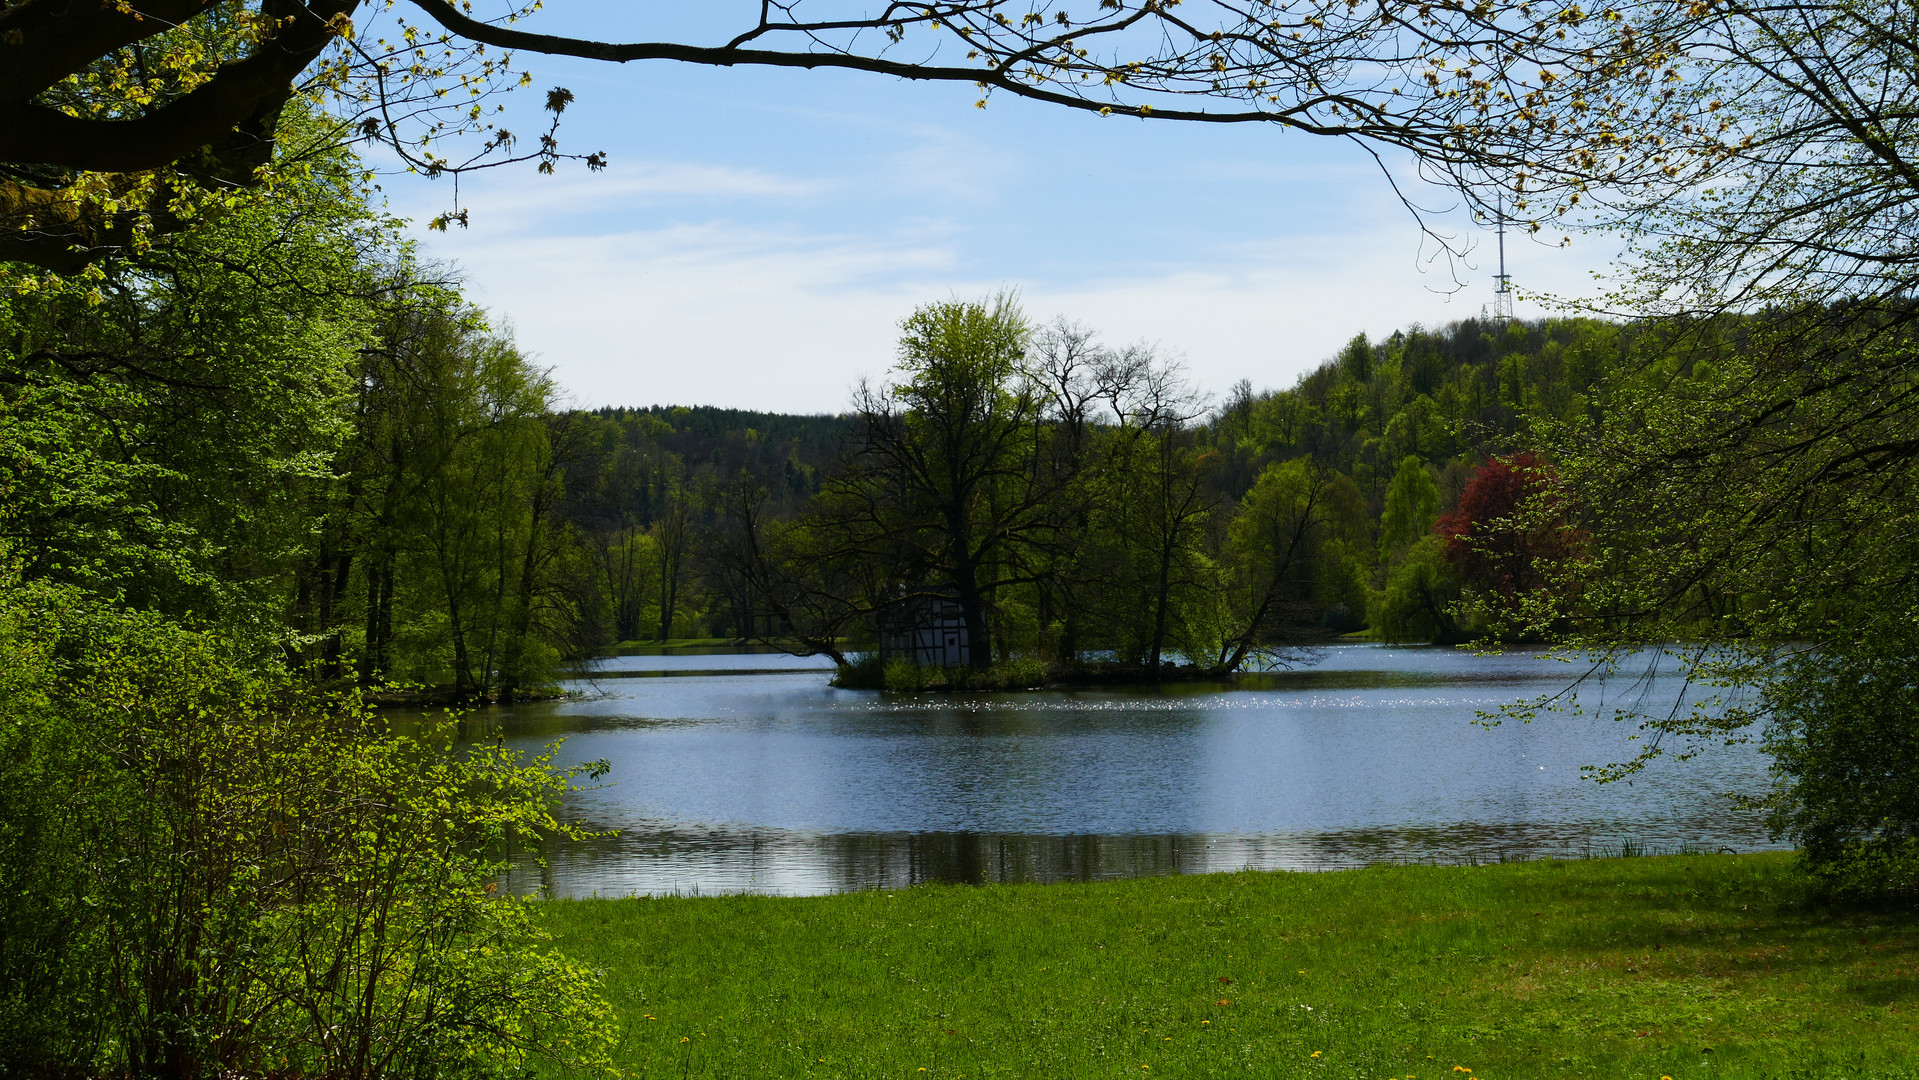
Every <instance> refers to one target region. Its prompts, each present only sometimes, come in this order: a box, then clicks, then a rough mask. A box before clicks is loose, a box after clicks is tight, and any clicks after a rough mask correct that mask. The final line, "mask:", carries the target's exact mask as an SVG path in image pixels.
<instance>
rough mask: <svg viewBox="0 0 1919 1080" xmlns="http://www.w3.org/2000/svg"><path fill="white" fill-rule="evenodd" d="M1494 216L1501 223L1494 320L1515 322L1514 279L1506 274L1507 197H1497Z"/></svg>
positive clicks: (1494, 291)
mask: <svg viewBox="0 0 1919 1080" xmlns="http://www.w3.org/2000/svg"><path fill="white" fill-rule="evenodd" d="M1493 205H1494V210H1493V214H1494V216H1495V217H1496V218H1497V219H1498V222H1499V273H1497V274H1494V275H1493V318H1495V319H1498V320H1499V321H1500V322H1502V323H1508V322H1511V321H1512V320H1513V277H1512V275H1511V274H1508V273H1507V272H1506V197H1505V196H1504V195H1500V196H1497V201H1496V202H1495V203H1494V204H1493Z"/></svg>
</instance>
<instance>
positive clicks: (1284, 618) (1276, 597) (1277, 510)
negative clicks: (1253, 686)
mask: <svg viewBox="0 0 1919 1080" xmlns="http://www.w3.org/2000/svg"><path fill="white" fill-rule="evenodd" d="M1360 502H1361V500H1360V493H1359V491H1358V488H1357V487H1356V486H1355V485H1354V484H1353V482H1352V480H1351V479H1349V478H1347V477H1344V476H1341V475H1339V474H1338V473H1336V472H1334V471H1333V470H1331V469H1329V468H1327V467H1326V466H1325V465H1324V464H1323V463H1321V462H1318V461H1315V460H1314V459H1312V458H1305V457H1300V458H1293V459H1292V460H1290V461H1285V462H1280V463H1277V464H1274V465H1269V466H1267V468H1266V469H1265V470H1264V471H1263V472H1261V473H1260V475H1259V479H1258V480H1257V481H1256V482H1255V483H1254V484H1253V487H1252V490H1250V491H1248V492H1247V493H1246V497H1245V498H1244V499H1243V500H1241V502H1240V505H1239V513H1238V514H1237V515H1236V516H1235V517H1234V518H1233V521H1232V523H1231V525H1230V526H1229V527H1228V530H1227V546H1226V553H1225V556H1224V558H1223V559H1222V561H1223V562H1224V564H1225V566H1226V581H1225V583H1224V588H1223V589H1222V590H1221V596H1220V601H1221V603H1222V604H1223V606H1224V607H1225V609H1226V613H1225V616H1224V618H1223V619H1222V623H1223V624H1224V626H1225V628H1226V632H1225V633H1224V634H1223V635H1222V639H1223V640H1222V643H1221V647H1220V651H1219V654H1218V656H1217V658H1216V660H1215V662H1214V663H1213V664H1212V665H1211V666H1212V668H1213V669H1214V670H1216V671H1220V672H1230V671H1238V670H1239V669H1240V668H1241V667H1242V666H1244V664H1245V663H1246V661H1247V660H1248V659H1249V658H1250V657H1253V656H1255V655H1258V654H1259V653H1261V652H1272V651H1275V650H1280V649H1284V648H1287V647H1289V646H1298V645H1301V644H1303V643H1305V642H1306V641H1308V640H1311V639H1312V638H1313V637H1314V636H1315V635H1316V633H1317V630H1318V625H1317V624H1318V621H1319V619H1318V615H1319V606H1318V605H1316V604H1315V601H1324V600H1326V599H1327V598H1328V597H1327V595H1326V594H1327V593H1329V592H1332V593H1335V596H1334V597H1333V599H1334V602H1335V603H1337V602H1338V600H1339V599H1340V598H1339V597H1337V595H1336V593H1337V591H1338V589H1337V582H1338V579H1339V578H1340V577H1341V576H1342V574H1343V571H1345V570H1346V565H1345V556H1346V547H1345V544H1344V541H1347V540H1350V539H1353V538H1355V537H1356V536H1357V535H1358V534H1359V533H1360V532H1361V530H1362V529H1363V528H1364V519H1363V511H1362V510H1361V509H1360ZM1329 585H1331V586H1333V588H1331V589H1329V588H1328V586H1329Z"/></svg>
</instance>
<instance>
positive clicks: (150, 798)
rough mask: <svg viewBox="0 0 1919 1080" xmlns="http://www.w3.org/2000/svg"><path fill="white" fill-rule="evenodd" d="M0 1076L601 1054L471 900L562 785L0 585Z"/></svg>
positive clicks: (171, 641)
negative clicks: (4, 793)
mask: <svg viewBox="0 0 1919 1080" xmlns="http://www.w3.org/2000/svg"><path fill="white" fill-rule="evenodd" d="M0 672H4V675H0V775H4V777H5V780H6V782H7V786H8V789H9V790H10V791H17V792H24V793H26V796H27V797H25V798H21V799H12V800H7V801H5V802H4V805H0V897H3V899H0V920H3V922H0V941H4V943H5V944H4V946H0V1032H4V1034H0V1071H5V1072H35V1073H44V1072H51V1071H59V1072H65V1073H93V1074H112V1075H131V1076H145V1075H155V1074H165V1075H168V1076H177V1077H196V1076H209V1077H210V1076H214V1075H220V1076H233V1075H255V1074H260V1073H266V1072H273V1073H278V1074H281V1075H298V1076H310V1077H353V1078H362V1077H364V1078H374V1077H394V1078H401V1077H426V1076H474V1077H478V1076H487V1075H496V1074H507V1073H512V1072H517V1071H519V1070H521V1069H522V1068H523V1067H524V1065H525V1064H526V1063H527V1062H528V1061H529V1059H531V1058H534V1057H549V1058H553V1059H557V1060H559V1061H562V1062H567V1063H570V1064H574V1065H587V1066H591V1065H596V1064H604V1062H605V1060H606V1051H607V1049H608V1047H609V1044H610V1038H609V1035H610V1014H609V1010H608V1007H607V1006H606V1005H605V1003H604V1002H603V1001H602V1000H601V999H600V998H599V997H598V995H597V991H596V987H595V984H596V976H595V975H594V974H593V973H592V972H589V971H587V970H585V969H583V968H581V967H580V966H579V965H577V964H574V963H572V962H570V961H568V960H566V959H565V958H563V957H561V956H559V955H557V954H555V953H553V952H552V951H551V950H550V949H547V948H546V947H545V946H544V936H543V935H542V934H541V933H540V932H539V931H538V930H537V928H536V927H535V926H534V924H533V922H532V921H531V920H530V918H529V917H528V913H527V911H526V908H525V903H526V902H525V901H521V900H515V899H510V898H505V897H500V896H497V895H495V894H494V888H495V885H494V883H495V881H496V880H497V878H498V874H499V871H500V869H501V867H500V865H499V861H498V860H499V854H498V853H499V852H501V851H503V850H504V849H505V845H507V844H509V843H513V842H515V841H524V840H526V839H528V838H530V837H531V836H533V835H536V834H540V833H552V832H559V833H563V834H564V833H567V832H569V831H570V830H568V829H567V828H565V827H563V826H560V825H559V824H558V823H556V821H555V820H554V818H553V808H554V806H555V804H556V800H557V797H558V795H559V794H560V793H561V792H562V791H563V790H564V789H565V788H566V787H567V785H568V783H569V776H570V774H568V773H566V772H560V771H555V770H553V769H551V768H550V767H549V766H548V760H547V758H540V759H536V760H534V761H531V762H522V761H520V760H519V759H518V758H516V757H515V756H514V755H513V754H512V753H510V752H508V751H506V750H504V749H502V748H498V747H480V748H474V749H471V750H468V751H466V752H464V753H456V752H455V751H454V748H453V746H452V745H451V742H450V739H449V738H447V737H446V736H445V735H444V733H440V734H429V735H427V736H425V737H403V736H399V735H395V734H393V733H392V732H391V731H389V730H388V728H387V726H386V724H385V723H384V722H383V721H382V720H381V718H380V717H378V716H377V715H374V714H372V713H371V712H369V711H368V710H366V709H365V708H364V707H362V706H361V705H359V704H358V702H357V701H356V700H354V699H352V698H340V697H329V696H325V695H322V694H320V693H318V692H316V691H314V690H312V689H310V688H307V687H305V686H303V685H302V684H300V683H297V682H295V681H294V680H292V679H290V678H288V677H287V676H286V675H285V674H284V673H281V672H280V671H279V670H278V669H277V668H276V667H274V666H273V665H270V664H258V663H253V662H250V659H249V657H247V656H246V655H245V653H244V652H243V651H242V650H240V649H238V648H237V647H236V646H235V645H234V643H233V642H231V641H230V640H227V639H225V638H223V637H221V636H220V635H217V634H212V633H202V632H195V631H190V630H183V629H180V628H179V627H177V626H174V625H171V624H169V623H167V622H165V621H163V620H161V619H159V618H156V617H151V616H143V615H137V614H127V613H123V612H114V611H108V610H103V609H90V608H88V607H86V606H85V605H83V604H77V603H75V602H74V599H73V597H72V596H71V595H68V594H64V593H61V592H58V591H56V590H52V589H39V588H26V589H23V588H13V589H10V590H5V591H0Z"/></svg>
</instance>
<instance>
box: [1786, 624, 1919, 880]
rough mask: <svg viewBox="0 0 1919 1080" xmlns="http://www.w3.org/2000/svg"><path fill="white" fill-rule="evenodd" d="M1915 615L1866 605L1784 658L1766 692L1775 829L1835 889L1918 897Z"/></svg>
mask: <svg viewBox="0 0 1919 1080" xmlns="http://www.w3.org/2000/svg"><path fill="white" fill-rule="evenodd" d="M1888 606H1889V607H1893V605H1888ZM1915 619H1919V610H1896V609H1895V610H1885V611H1879V612H1875V613H1873V614H1872V615H1871V616H1870V617H1868V618H1866V619H1865V620H1864V625H1862V626H1859V627H1857V628H1854V629H1852V630H1850V631H1849V632H1848V633H1846V634H1845V635H1843V636H1842V637H1839V638H1838V639H1837V640H1835V641H1833V642H1832V643H1829V644H1827V645H1825V646H1823V647H1821V648H1819V649H1817V650H1816V651H1812V652H1808V653H1805V654H1802V655H1799V656H1797V657H1795V658H1794V659H1792V660H1790V661H1788V662H1787V663H1786V664H1785V666H1784V667H1783V669H1782V670H1781V671H1780V672H1779V674H1778V675H1777V677H1775V678H1774V679H1773V680H1772V681H1771V682H1770V683H1769V684H1768V686H1767V688H1766V691H1765V696H1764V703H1765V706H1766V710H1767V716H1768V727H1767V731H1766V748H1767V750H1769V751H1770V752H1771V754H1772V756H1773V773H1774V776H1775V777H1776V778H1777V779H1778V780H1779V787H1778V790H1777V792H1776V794H1775V795H1774V797H1773V800H1772V813H1771V823H1772V826H1773V829H1774V832H1775V833H1776V834H1777V835H1779V836H1782V837H1786V838H1789V839H1791V840H1792V841H1793V842H1794V843H1795V844H1796V845H1797V846H1798V847H1799V848H1800V849H1801V851H1802V852H1803V853H1804V858H1805V861H1806V865H1807V867H1808V868H1809V869H1811V870H1812V872H1813V873H1814V874H1816V875H1817V876H1818V877H1819V878H1820V879H1821V880H1822V881H1823V882H1824V883H1825V884H1826V885H1827V886H1828V887H1829V888H1830V889H1831V890H1832V891H1833V892H1835V893H1837V894H1840V895H1851V896H1861V897H1865V896H1901V895H1903V896H1914V895H1919V681H1915V679H1914V673H1913V661H1912V657H1913V656H1914V655H1915V654H1916V653H1919V622H1915Z"/></svg>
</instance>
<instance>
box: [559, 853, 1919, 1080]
mask: <svg viewBox="0 0 1919 1080" xmlns="http://www.w3.org/2000/svg"><path fill="white" fill-rule="evenodd" d="M540 911H541V913H542V917H543V919H544V921H545V923H546V925H547V926H548V928H549V929H550V930H551V931H552V932H553V934H554V935H555V941H556V944H557V945H558V946H559V947H561V948H562V949H563V950H564V951H566V952H568V953H570V954H573V955H575V956H578V957H581V958H582V959H585V960H587V961H589V962H591V963H594V964H597V965H600V966H602V967H604V968H605V970H606V973H607V989H608V991H609V993H610V995H611V997H612V1000H613V1002H614V1004H615V1006H616V1007H617V1008H618V1009H619V1010H620V1012H621V1019H622V1023H623V1024H624V1025H625V1037H624V1042H623V1044H622V1047H621V1050H620V1054H621V1058H622V1062H623V1064H624V1065H625V1066H627V1068H628V1069H629V1071H630V1072H631V1073H633V1074H636V1075H639V1076H645V1077H690V1076H698V1077H759V1076H791V1077H822V1078H825V1077H894V1078H905V1080H956V1078H962V1077H979V1078H986V1077H1035V1078H1038V1077H1115V1078H1116V1077H1153V1078H1158V1077H1167V1078H1176V1077H1211V1076H1254V1077H1265V1076H1272V1077H1326V1078H1336V1077H1366V1078H1387V1077H1392V1078H1398V1080H1409V1078H1410V1080H1462V1078H1465V1077H1466V1075H1467V1074H1466V1073H1465V1072H1464V1071H1463V1070H1470V1071H1471V1072H1470V1075H1471V1077H1472V1078H1475V1080H1518V1078H1521V1077H1563V1076H1594V1077H1644V1078H1646V1080H1660V1078H1661V1077H1672V1078H1673V1080H1694V1078H1699V1077H1728V1078H1731V1077H1807V1078H1813V1077H1818V1078H1825V1077H1853V1076H1860V1077H1865V1076H1870V1077H1919V916H1915V915H1914V914H1912V913H1909V912H1907V913H1900V912H1888V911H1884V910H1880V911H1845V912H1833V911H1824V910H1820V909H1817V908H1813V907H1808V906H1806V905H1805V903H1804V889H1803V886H1802V885H1801V883H1800V881H1799V879H1798V878H1797V877H1796V876H1795V874H1794V872H1793V870H1792V860H1791V857H1790V856H1780V855H1742V856H1684V857H1669V858H1633V859H1596V860H1591V861H1582V862H1534V863H1520V864H1512V865H1505V866H1485V867H1419V866H1411V867H1381V868H1374V869H1368V870H1354V871H1347V872H1342V873H1326V874H1285V873H1241V874H1226V875H1209V876H1197V877H1175V878H1153V879H1146V880H1139V881H1125V882H1113V883H1103V884H1096V885H1043V886H995V887H986V888H967V887H937V888H920V889H912V890H907V891H904V892H866V893H854V894H850V895H844V896H832V897H819V898H811V899H777V898H766V897H741V896H736V897H716V898H666V899H629V900H583V901H552V902H549V903H545V904H542V905H541V908H540Z"/></svg>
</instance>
